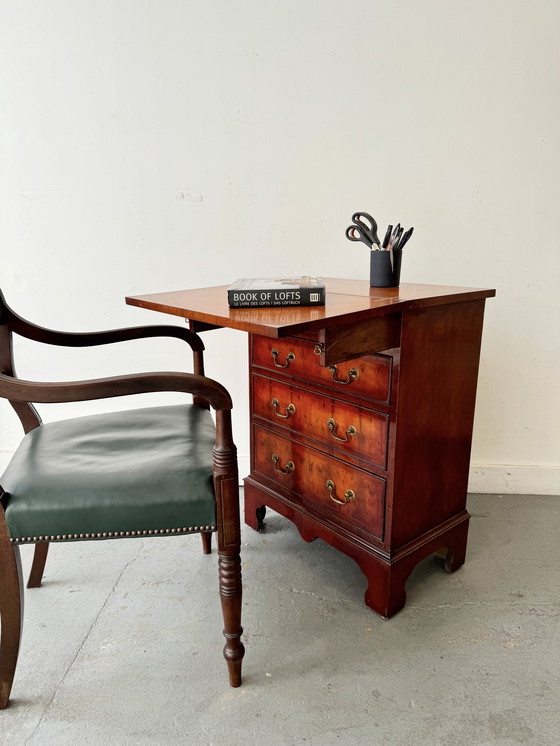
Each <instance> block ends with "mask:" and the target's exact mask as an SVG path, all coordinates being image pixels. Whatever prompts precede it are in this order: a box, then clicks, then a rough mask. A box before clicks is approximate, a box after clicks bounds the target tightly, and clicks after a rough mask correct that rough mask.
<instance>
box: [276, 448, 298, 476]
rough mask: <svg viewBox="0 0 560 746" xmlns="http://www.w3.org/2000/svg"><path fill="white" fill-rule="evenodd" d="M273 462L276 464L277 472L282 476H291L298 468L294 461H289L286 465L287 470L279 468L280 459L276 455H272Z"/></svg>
mask: <svg viewBox="0 0 560 746" xmlns="http://www.w3.org/2000/svg"><path fill="white" fill-rule="evenodd" d="M272 461H273V462H274V468H275V469H276V471H279V472H280V473H281V474H289V473H290V472H291V471H293V470H294V469H295V468H296V467H295V464H294V462H293V461H288V463H287V464H286V468H285V469H282V467H281V466H278V462H279V461H280V458H279V457H278V456H277V455H276V454H275V453H273V454H272Z"/></svg>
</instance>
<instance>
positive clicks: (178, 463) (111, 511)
mask: <svg viewBox="0 0 560 746" xmlns="http://www.w3.org/2000/svg"><path fill="white" fill-rule="evenodd" d="M14 333H15V334H18V335H21V336H23V337H27V338H28V339H32V340H35V341H38V342H43V343H46V344H50V345H62V346H67V347H87V346H93V345H106V344H109V343H113V342H121V341H125V340H131V339H140V338H147V337H159V336H167V337H176V338H179V339H182V340H184V341H185V342H187V344H188V345H190V347H191V348H192V354H193V361H194V374H191V373H177V372H165V373H140V374H137V375H126V376H116V377H111V378H101V379H97V380H86V381H73V382H68V383H38V382H31V381H24V380H20V379H18V378H17V376H16V373H15V367H14V361H13V344H12V335H13V334H14ZM203 350H204V345H203V344H202V340H201V339H200V337H198V336H197V335H196V334H194V333H192V332H190V331H189V330H188V329H181V328H180V327H174V326H152V327H137V328H132V329H117V330H113V331H105V332H95V333H89V334H76V333H65V332H58V331H53V330H51V329H45V328H42V327H40V326H36V325H35V324H32V323H30V322H28V321H26V320H25V319H22V318H21V317H20V316H18V315H17V314H16V313H15V312H14V311H12V309H11V308H10V307H9V306H8V305H7V304H6V302H5V301H4V298H3V296H2V294H1V293H0V397H3V398H4V399H7V400H8V401H9V402H10V404H11V405H12V407H13V408H14V409H15V411H16V413H17V414H18V416H19V418H20V420H21V423H22V425H23V429H24V431H25V436H24V438H23V440H22V442H21V444H20V446H19V447H18V449H17V451H16V453H15V454H14V456H13V458H12V460H11V461H10V463H9V465H8V467H7V469H6V470H5V472H4V474H3V475H2V476H1V477H0V485H1V487H0V504H1V508H2V509H0V629H1V638H0V708H4V707H6V705H7V703H8V700H9V697H10V691H11V688H12V682H13V678H14V673H15V668H16V662H17V657H18V651H19V642H20V634H21V626H22V623H23V587H22V579H21V563H20V558H19V545H20V544H34V545H35V554H34V559H33V565H32V568H31V572H30V576H29V583H28V587H38V586H39V585H40V584H41V578H42V575H43V570H44V567H45V562H46V558H47V552H48V547H49V542H53V541H56V542H62V541H82V540H90V541H91V540H100V539H114V538H122V537H146V536H176V535H181V534H190V533H200V534H201V535H202V541H203V551H204V552H205V553H207V554H208V553H210V551H211V543H210V542H211V534H212V532H216V533H217V535H218V568H219V572H218V575H219V589H220V598H221V604H222V612H223V617H224V636H225V638H226V643H225V647H224V657H225V659H226V661H227V665H228V669H229V678H230V684H231V686H239V685H240V684H241V661H242V658H243V654H244V648H243V644H242V642H241V633H242V628H241V563H240V557H239V551H240V525H239V488H238V478H237V457H236V449H235V445H234V443H233V438H232V430H231V408H232V403H231V398H230V396H229V394H228V392H227V391H226V390H225V389H224V387H223V386H221V385H220V384H219V383H217V382H216V381H214V380H212V379H210V378H207V377H205V376H204V365H203ZM158 391H179V392H184V393H188V394H192V395H193V403H192V404H190V403H185V404H181V405H174V406H160V407H145V408H143V409H135V410H125V411H120V412H112V413H107V414H97V415H87V416H83V417H78V418H73V419H68V420H63V421H57V422H52V423H47V424H43V423H42V422H41V419H40V417H39V415H38V413H37V411H36V409H35V407H34V406H33V403H46V402H48V403H52V402H76V401H86V400H93V399H103V398H109V397H117V396H125V395H128V394H140V393H147V392H158ZM210 406H211V407H212V408H213V409H214V410H215V412H216V424H215V425H214V422H213V420H212V417H211V414H210V411H209V407H210Z"/></svg>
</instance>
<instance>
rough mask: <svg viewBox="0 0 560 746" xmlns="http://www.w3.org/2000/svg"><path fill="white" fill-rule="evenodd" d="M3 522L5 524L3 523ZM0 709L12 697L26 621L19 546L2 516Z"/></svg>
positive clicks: (0, 553)
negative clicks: (14, 542) (22, 629)
mask: <svg viewBox="0 0 560 746" xmlns="http://www.w3.org/2000/svg"><path fill="white" fill-rule="evenodd" d="M2 524H3V525H2ZM0 570H1V572H2V578H1V582H0V709H4V708H5V707H6V706H7V704H8V700H9V699H10V692H11V691H12V683H13V680H14V674H15V671H16V663H17V659H18V653H19V644H20V639H21V628H22V625H23V577H22V571H21V560H20V554H19V547H18V545H17V544H12V543H11V542H10V538H9V535H8V531H7V527H6V523H5V521H4V516H3V515H2V516H1V517H0Z"/></svg>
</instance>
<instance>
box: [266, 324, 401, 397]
mask: <svg viewBox="0 0 560 746" xmlns="http://www.w3.org/2000/svg"><path fill="white" fill-rule="evenodd" d="M252 362H253V365H256V366H259V367H262V368H265V369H266V370H269V371H273V372H274V373H276V374H277V373H285V374H287V375H290V376H292V377H294V378H300V379H302V380H304V381H313V382H316V383H321V384H324V385H326V386H328V387H329V388H330V389H331V390H333V395H334V396H337V395H338V396H346V394H347V393H348V394H357V395H358V396H366V397H367V398H368V399H374V400H375V401H379V402H388V401H389V394H390V385H391V358H390V357H383V356H381V355H369V356H367V357H361V358H356V359H355V360H347V361H346V362H344V363H340V365H336V366H332V367H322V366H321V365H319V359H318V356H317V355H316V354H315V352H314V345H313V343H311V342H305V341H303V340H300V339H295V338H294V337H288V338H286V339H271V338H270V337H259V336H256V335H255V336H254V337H253V359H252ZM334 391H336V392H338V393H334Z"/></svg>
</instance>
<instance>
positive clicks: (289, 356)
mask: <svg viewBox="0 0 560 746" xmlns="http://www.w3.org/2000/svg"><path fill="white" fill-rule="evenodd" d="M271 354H272V359H273V361H274V365H275V366H276V367H277V368H288V367H289V366H290V363H293V362H294V360H295V359H296V356H295V355H294V353H293V352H288V354H287V355H286V364H285V365H282V363H279V362H278V355H279V354H280V353H279V352H278V350H277V349H276V347H273V348H272V350H271Z"/></svg>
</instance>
